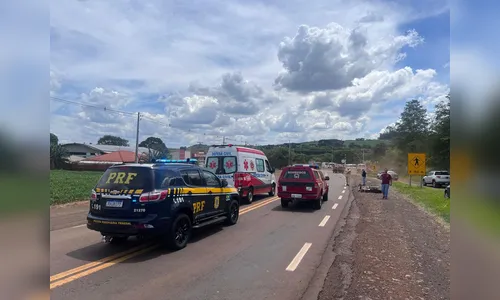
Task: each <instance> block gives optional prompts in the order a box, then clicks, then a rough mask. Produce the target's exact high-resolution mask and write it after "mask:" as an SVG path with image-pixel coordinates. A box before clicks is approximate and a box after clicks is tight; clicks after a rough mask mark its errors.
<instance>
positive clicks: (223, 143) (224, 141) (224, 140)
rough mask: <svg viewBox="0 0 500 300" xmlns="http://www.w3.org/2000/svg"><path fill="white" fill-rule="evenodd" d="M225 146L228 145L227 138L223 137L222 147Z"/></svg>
mask: <svg viewBox="0 0 500 300" xmlns="http://www.w3.org/2000/svg"><path fill="white" fill-rule="evenodd" d="M225 144H226V137H225V136H223V137H222V145H225Z"/></svg>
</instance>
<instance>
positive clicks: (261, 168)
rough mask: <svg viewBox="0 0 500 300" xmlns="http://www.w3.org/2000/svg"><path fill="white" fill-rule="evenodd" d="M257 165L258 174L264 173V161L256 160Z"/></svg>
mask: <svg viewBox="0 0 500 300" xmlns="http://www.w3.org/2000/svg"><path fill="white" fill-rule="evenodd" d="M255 164H256V165H257V172H264V160H263V159H260V158H257V159H255Z"/></svg>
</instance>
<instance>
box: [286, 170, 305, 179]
mask: <svg viewBox="0 0 500 300" xmlns="http://www.w3.org/2000/svg"><path fill="white" fill-rule="evenodd" d="M283 178H284V179H311V174H309V172H307V171H306V170H288V171H286V173H285V174H283Z"/></svg>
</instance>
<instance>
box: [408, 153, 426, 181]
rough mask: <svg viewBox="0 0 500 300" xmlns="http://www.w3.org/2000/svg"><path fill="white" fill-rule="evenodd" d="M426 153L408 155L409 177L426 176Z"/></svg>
mask: <svg viewBox="0 0 500 300" xmlns="http://www.w3.org/2000/svg"><path fill="white" fill-rule="evenodd" d="M425 169H426V168H425V153H408V175H421V176H425Z"/></svg>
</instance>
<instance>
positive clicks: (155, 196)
mask: <svg viewBox="0 0 500 300" xmlns="http://www.w3.org/2000/svg"><path fill="white" fill-rule="evenodd" d="M167 196H168V191H153V192H149V193H143V194H142V195H141V196H140V197H139V202H156V201H161V200H165V199H166V198H167Z"/></svg>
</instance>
